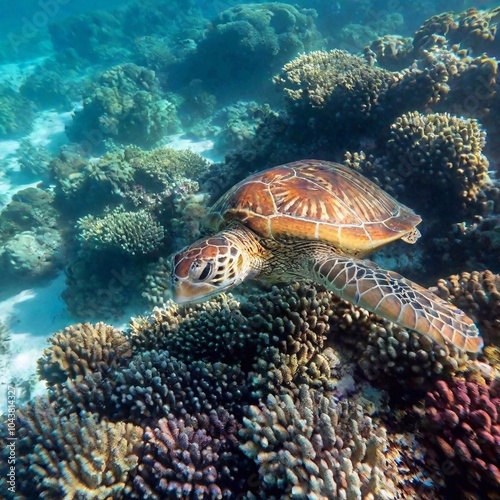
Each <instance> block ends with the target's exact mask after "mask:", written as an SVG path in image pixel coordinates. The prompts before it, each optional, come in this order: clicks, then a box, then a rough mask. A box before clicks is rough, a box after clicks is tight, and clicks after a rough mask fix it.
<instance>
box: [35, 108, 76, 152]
mask: <svg viewBox="0 0 500 500" xmlns="http://www.w3.org/2000/svg"><path fill="white" fill-rule="evenodd" d="M72 113H73V112H72V111H66V112H64V113H61V112H59V111H55V110H45V111H41V112H40V113H38V114H37V117H36V119H35V122H34V125H33V132H31V133H30V134H29V135H28V137H27V139H28V140H29V141H31V142H32V144H34V145H35V146H44V147H46V148H47V149H48V150H49V152H50V153H53V154H55V153H57V151H58V150H59V147H60V146H62V145H63V144H67V142H68V138H67V137H66V133H65V131H64V129H65V126H66V125H67V124H68V123H70V122H71V115H72Z"/></svg>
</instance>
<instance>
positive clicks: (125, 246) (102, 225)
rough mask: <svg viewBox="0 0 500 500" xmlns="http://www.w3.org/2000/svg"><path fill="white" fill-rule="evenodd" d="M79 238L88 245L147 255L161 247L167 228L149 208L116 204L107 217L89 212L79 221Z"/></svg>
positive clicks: (87, 246) (89, 246) (95, 247)
mask: <svg viewBox="0 0 500 500" xmlns="http://www.w3.org/2000/svg"><path fill="white" fill-rule="evenodd" d="M77 231H78V239H79V241H80V242H81V244H82V246H83V247H84V248H90V249H92V250H97V251H99V252H103V251H111V252H118V253H125V254H128V255H137V254H139V255H146V254H149V253H152V252H155V251H156V250H158V248H160V246H161V244H162V240H163V238H164V237H165V229H164V228H163V226H162V225H161V224H160V223H159V222H158V221H157V220H156V219H155V217H154V216H153V215H151V214H150V213H149V212H146V211H145V210H139V211H137V212H127V211H125V210H123V209H122V208H115V209H114V210H113V211H111V212H109V213H108V214H106V215H104V216H103V217H94V216H93V215H86V216H85V217H82V218H81V219H78V221H77Z"/></svg>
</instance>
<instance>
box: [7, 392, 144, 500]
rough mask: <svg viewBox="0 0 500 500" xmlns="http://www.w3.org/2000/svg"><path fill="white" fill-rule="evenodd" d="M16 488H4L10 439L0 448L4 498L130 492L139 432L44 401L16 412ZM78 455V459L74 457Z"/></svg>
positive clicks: (139, 437)
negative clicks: (67, 411)
mask: <svg viewBox="0 0 500 500" xmlns="http://www.w3.org/2000/svg"><path fill="white" fill-rule="evenodd" d="M17 420H18V429H19V430H18V434H17V436H16V437H17V446H16V450H17V454H16V480H15V483H16V487H15V488H14V491H12V490H10V491H9V490H8V488H7V487H8V484H7V480H8V476H7V470H8V465H7V458H8V454H9V447H8V446H7V444H8V443H9V442H8V441H6V440H5V441H4V440H3V439H2V441H4V442H3V443H2V444H3V446H2V455H3V458H4V460H2V461H1V465H0V467H1V469H2V477H1V479H0V481H1V482H2V483H3V484H2V490H3V495H5V496H4V498H11V499H16V500H17V499H22V500H24V499H29V498H33V495H34V494H35V495H36V496H40V495H43V496H50V497H53V498H62V497H65V496H67V497H74V498H95V497H99V498H117V497H120V496H122V495H124V494H126V493H127V492H130V491H131V480H130V477H131V474H133V473H134V471H135V469H136V467H137V463H138V457H137V455H136V453H137V451H138V448H139V446H140V443H141V441H140V439H141V436H142V433H143V432H142V429H141V428H140V427H137V426H134V425H132V424H126V423H123V422H118V423H111V422H107V421H105V420H103V421H98V420H97V418H96V417H95V416H94V415H92V414H91V413H87V412H81V413H80V414H73V415H71V417H65V416H61V415H59V414H58V413H57V409H56V407H55V405H53V404H50V403H48V402H47V401H44V400H38V401H37V402H35V403H30V404H28V405H27V406H26V407H25V408H24V409H22V410H19V411H18V414H17ZM75 457H78V459H75Z"/></svg>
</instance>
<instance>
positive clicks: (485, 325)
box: [435, 271, 500, 343]
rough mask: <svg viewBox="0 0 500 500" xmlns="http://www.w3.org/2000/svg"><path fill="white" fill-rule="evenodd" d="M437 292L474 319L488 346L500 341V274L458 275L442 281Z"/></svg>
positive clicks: (438, 284)
mask: <svg viewBox="0 0 500 500" xmlns="http://www.w3.org/2000/svg"><path fill="white" fill-rule="evenodd" d="M435 292H436V293H437V294H438V295H440V296H441V297H442V298H444V299H447V300H448V299H450V300H452V301H453V303H454V304H456V305H457V307H460V308H461V309H462V310H463V311H465V312H466V313H467V314H468V315H470V316H471V317H472V318H474V320H475V321H476V322H477V323H478V324H479V327H480V329H481V334H482V335H483V336H484V338H485V341H486V343H497V342H498V341H499V340H500V275H498V274H494V273H493V272H492V271H482V272H480V271H473V272H471V273H469V272H463V273H461V274H459V275H458V274H455V275H452V276H450V277H449V278H448V279H441V280H439V281H438V283H437V287H436V289H435Z"/></svg>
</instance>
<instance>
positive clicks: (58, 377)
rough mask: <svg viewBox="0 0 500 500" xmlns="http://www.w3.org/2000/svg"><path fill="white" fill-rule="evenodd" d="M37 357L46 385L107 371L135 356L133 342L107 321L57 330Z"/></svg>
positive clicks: (40, 374)
mask: <svg viewBox="0 0 500 500" xmlns="http://www.w3.org/2000/svg"><path fill="white" fill-rule="evenodd" d="M50 343H51V346H50V347H48V348H47V349H45V350H44V351H43V353H42V356H41V357H40V359H39V360H38V374H39V376H40V377H41V378H42V379H43V380H45V382H46V383H47V385H49V386H53V385H55V384H58V385H61V384H63V383H64V382H66V381H68V380H74V381H77V382H78V381H80V380H83V379H84V378H85V377H86V376H87V375H89V374H91V373H92V372H95V371H100V372H102V373H108V372H110V371H112V370H113V369H115V368H116V367H117V365H118V364H119V363H121V362H123V360H125V359H126V358H130V356H131V355H132V347H131V345H130V342H129V341H128V340H127V338H126V337H125V336H124V334H123V333H122V332H120V331H119V330H117V329H115V328H113V327H111V326H109V325H106V324H105V323H97V324H96V325H92V324H90V323H79V324H77V325H73V326H69V327H67V328H65V329H64V330H63V331H61V332H58V333H55V334H54V335H53V336H52V337H51V338H50Z"/></svg>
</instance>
